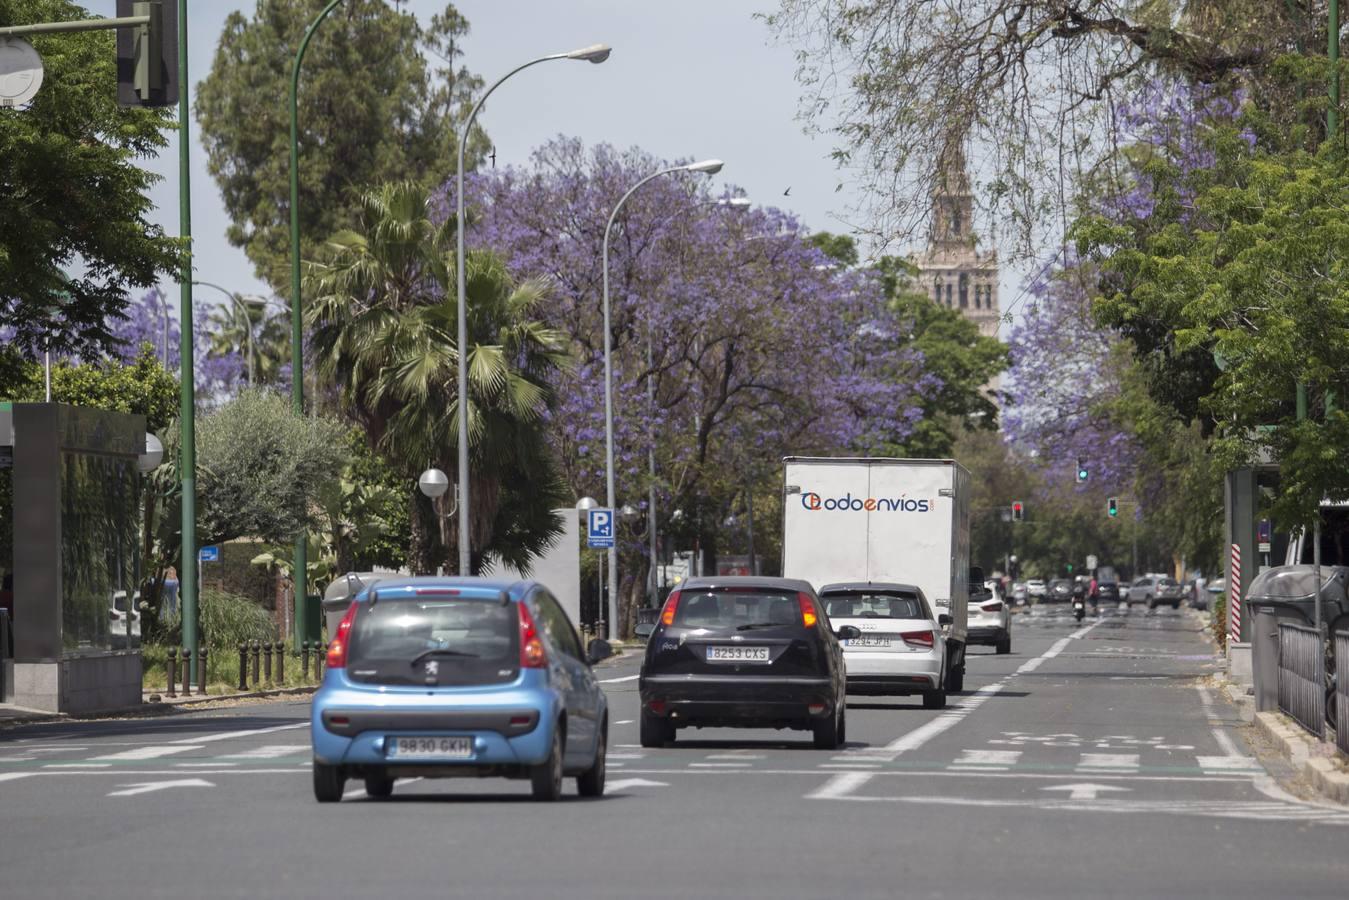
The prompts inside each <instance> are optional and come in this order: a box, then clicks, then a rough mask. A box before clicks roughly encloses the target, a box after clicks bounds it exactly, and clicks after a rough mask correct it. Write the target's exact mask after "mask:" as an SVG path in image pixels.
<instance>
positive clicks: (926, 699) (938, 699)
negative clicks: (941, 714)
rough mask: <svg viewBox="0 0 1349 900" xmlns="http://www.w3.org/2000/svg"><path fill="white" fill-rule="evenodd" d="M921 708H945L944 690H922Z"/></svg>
mask: <svg viewBox="0 0 1349 900" xmlns="http://www.w3.org/2000/svg"><path fill="white" fill-rule="evenodd" d="M923 709H946V691H944V690H942V689H941V688H937V689H936V690H935V691H923Z"/></svg>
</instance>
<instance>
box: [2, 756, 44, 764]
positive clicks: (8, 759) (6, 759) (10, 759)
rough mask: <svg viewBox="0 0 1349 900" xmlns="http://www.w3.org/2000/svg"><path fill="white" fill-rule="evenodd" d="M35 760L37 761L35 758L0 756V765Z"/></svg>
mask: <svg viewBox="0 0 1349 900" xmlns="http://www.w3.org/2000/svg"><path fill="white" fill-rule="evenodd" d="M35 759H37V757H36V756H0V763H7V762H32V761H33V760H35Z"/></svg>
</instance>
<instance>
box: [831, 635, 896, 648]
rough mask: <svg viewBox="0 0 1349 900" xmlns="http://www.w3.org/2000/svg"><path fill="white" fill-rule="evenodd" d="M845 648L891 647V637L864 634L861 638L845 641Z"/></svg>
mask: <svg viewBox="0 0 1349 900" xmlns="http://www.w3.org/2000/svg"><path fill="white" fill-rule="evenodd" d="M843 645H844V646H845V647H889V646H890V636H889V635H879V634H864V635H862V636H861V637H860V638H853V639H851V640H848V641H844V642H843Z"/></svg>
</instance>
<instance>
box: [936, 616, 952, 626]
mask: <svg viewBox="0 0 1349 900" xmlns="http://www.w3.org/2000/svg"><path fill="white" fill-rule="evenodd" d="M954 621H955V619H953V618H951V614H950V613H942V614H941V615H939V616H937V624H938V625H950V624H951V623H952V622H954Z"/></svg>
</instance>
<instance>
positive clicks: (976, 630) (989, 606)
mask: <svg viewBox="0 0 1349 900" xmlns="http://www.w3.org/2000/svg"><path fill="white" fill-rule="evenodd" d="M969 617H970V618H969V627H968V629H967V631H966V633H967V635H968V637H967V641H968V643H970V644H971V645H973V644H988V645H989V646H992V647H995V648H996V649H997V651H998V653H999V654H1002V653H1011V652H1012V608H1011V607H1010V606H1008V605H1007V603H1006V601H1004V600H1002V598H1000V597H999V596H998V595H997V592H996V591H986V592H985V593H983V594H981V595H979V596H978V597H977V598H976V597H975V596H971V597H970V611H969Z"/></svg>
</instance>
